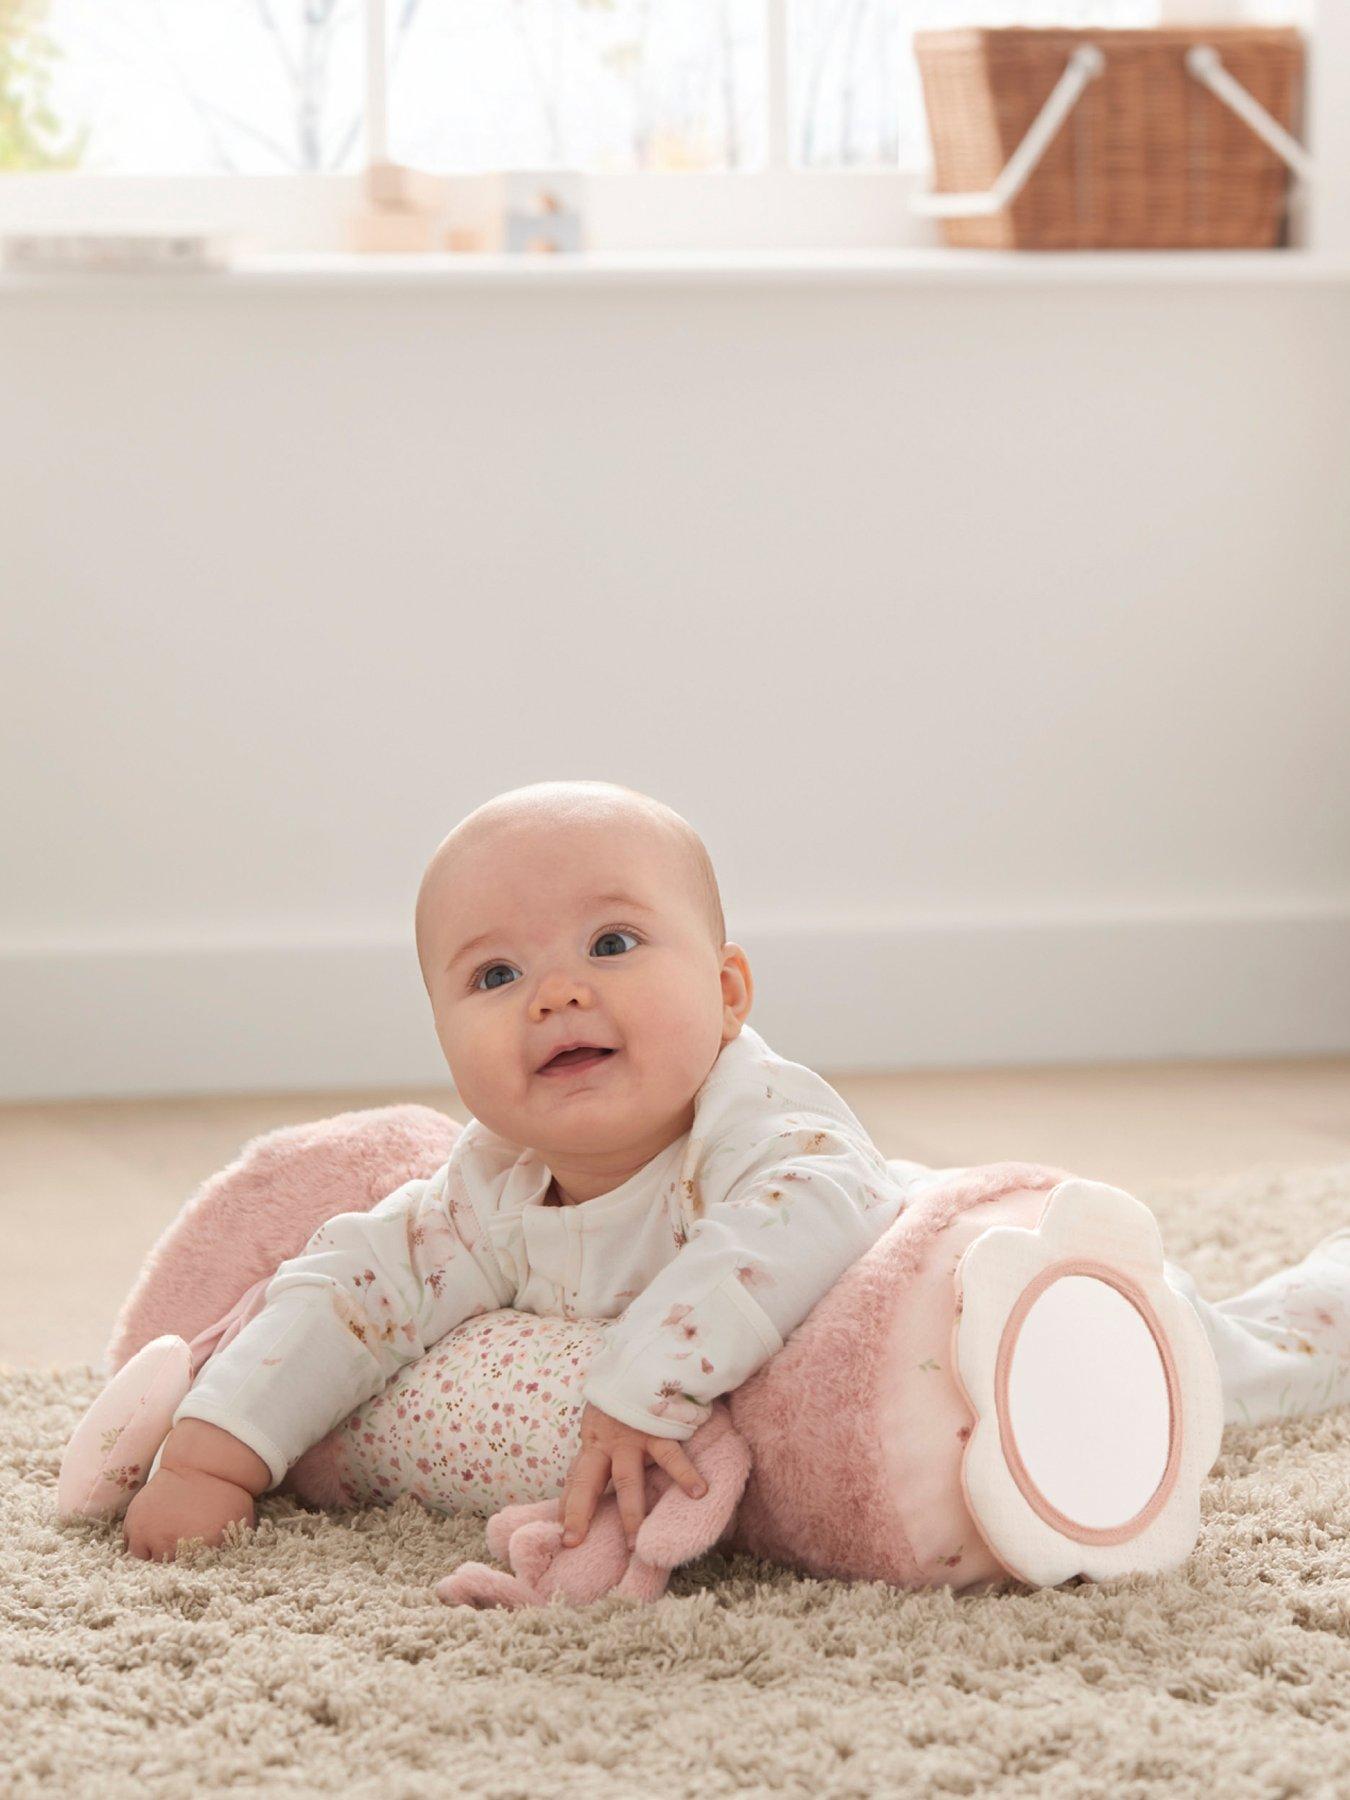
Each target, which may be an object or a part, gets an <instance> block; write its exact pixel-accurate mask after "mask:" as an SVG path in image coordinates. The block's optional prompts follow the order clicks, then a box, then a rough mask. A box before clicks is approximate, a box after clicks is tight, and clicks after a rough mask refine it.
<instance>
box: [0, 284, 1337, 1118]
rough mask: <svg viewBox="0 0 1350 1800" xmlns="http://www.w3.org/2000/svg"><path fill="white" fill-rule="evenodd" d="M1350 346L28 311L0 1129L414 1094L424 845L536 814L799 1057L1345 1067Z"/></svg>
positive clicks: (775, 325)
mask: <svg viewBox="0 0 1350 1800" xmlns="http://www.w3.org/2000/svg"><path fill="white" fill-rule="evenodd" d="M1045 266H1046V268H1047V270H1052V269H1054V267H1055V266H1056V264H1055V263H1054V262H1052V263H1048V264H1046V265H1045ZM1348 309H1350V286H1347V284H1346V283H1345V282H1344V281H1339V280H1327V281H1321V282H1313V281H1308V282H1303V281H1278V282H1275V281H1272V282H1256V281H1252V282H1245V281H1237V280H1235V281H1233V282H1231V283H1228V282H1221V281H1215V280H1204V281H1199V282H1197V283H1195V284H1188V283H1186V282H1183V281H1180V280H1176V279H1167V278H1165V277H1160V278H1158V279H1156V280H1141V279H1126V278H1124V277H1122V278H1121V279H1120V280H1115V279H1112V278H1108V277H1104V278H1103V279H1102V280H1100V281H1092V282H1083V281H1063V280H1060V279H1059V278H1058V277H1056V276H1054V275H1052V274H1049V273H1047V276H1046V279H1045V280H1044V282H1041V281H1039V280H1036V279H1027V278H1025V276H1023V277H1021V278H1019V279H1018V280H1016V281H1011V282H1004V281H1002V280H996V279H992V278H991V280H990V282H989V283H988V284H982V283H979V282H974V281H971V280H970V279H969V278H968V277H966V278H962V279H954V280H952V281H950V282H948V281H946V280H942V279H935V280H928V281H925V280H919V279H914V280H904V279H900V278H897V279H896V280H894V281H886V282H878V283H874V284H870V285H869V284H866V283H860V282H850V281H848V280H845V279H840V280H839V281H837V282H816V283H809V282H795V281H793V280H791V279H789V278H787V277H781V278H778V277H775V278H773V279H768V278H766V279H746V280H736V279H728V280H723V281H711V280H710V281H707V282H701V283H700V282H683V283H670V284H667V283H664V282H662V281H659V280H648V281H646V282H639V281H636V280H635V281H634V282H632V283H631V284H629V283H625V282H622V281H619V282H610V283H601V282H596V283H594V284H587V283H581V282H578V283H575V284H565V283H561V282H537V283H527V284H516V285H500V286H499V285H495V284H490V283H478V284H475V283H466V282H455V281H450V280H447V281H446V282H444V283H442V284H439V285H438V284H436V283H434V282H423V283H420V284H419V283H416V282H409V283H408V284H407V285H406V286H400V284H399V283H398V282H396V281H393V280H388V281H382V282H377V283H374V284H371V285H370V286H369V287H363V286H360V285H345V286H344V285H341V284H334V285H332V286H325V285H323V284H321V283H317V282H316V283H309V284H307V283H298V284H295V285H289V286H288V285H285V284H275V285H269V284H266V283H260V282H253V283H250V282H248V281H244V280H240V281H237V282H233V283H231V282H224V283H222V284H220V285H218V286H216V287H211V286H209V285H207V286H197V285H194V284H193V283H192V281H191V279H190V278H187V279H185V280H182V282H181V285H179V286H175V285H174V284H173V283H172V281H165V282H161V283H160V284H158V285H156V284H153V283H140V284H131V285H128V286H127V287H125V288H119V287H118V286H117V285H116V282H115V281H113V280H105V281H104V282H103V283H102V284H93V285H87V286H83V287H81V286H74V287H63V286H61V285H60V284H59V283H36V284H33V285H31V286H24V285H23V284H22V283H19V282H14V281H11V282H10V283H9V284H8V285H6V286H4V287H3V288H0V407H2V408H3V420H4V428H3V431H0V518H2V519H3V545H2V548H0V581H3V599H4V607H3V618H4V625H3V630H4V637H5V643H4V645H3V653H4V665H3V686H4V706H3V717H2V718H0V731H3V733H4V738H5V749H4V762H3V775H2V777H0V779H2V780H3V787H2V788H0V807H2V808H3V820H2V822H3V831H4V880H3V890H2V891H0V1006H2V1007H3V1010H4V1014H5V1017H6V1021H7V1024H6V1037H5V1049H4V1060H3V1065H2V1066H0V1092H3V1093H6V1094H8V1095H10V1096H18V1095H57V1094H74V1093H103V1094H116V1093H137V1092H170V1091H179V1090H200V1089H211V1088H234V1089H246V1088H253V1087H265V1086H269V1085H286V1086H290V1087H295V1088H303V1087H307V1086H311V1085H312V1086H318V1085H322V1084H327V1083H336V1082H352V1083H358V1082H378V1083H389V1084H393V1085H396V1084H400V1083H409V1084H411V1083H416V1082H421V1081H425V1080H435V1079H439V1078H440V1076H441V1075H442V1074H443V1067H442V1065H441V1063H440V1059H439V1052H438V1051H437V1048H436V1045H435V1041H434V1038H433V1035H432V1032H431V1028H430V1023H429V1019H428V1017H427V1016H426V1008H425V1000H424V997H423V995H422V991H421V986H420V982H419V978H418V975H417V968H416V960H415V956H414V953H413V950H412V934H411V909H412V901H413V896H414V894H415V891H416V885H417V880H418V877H419V875H420V871H421V868H422V864H423V862H424V860H425V858H426V856H427V855H428V854H429V852H430V850H431V849H432V847H433V846H434V844H435V843H436V841H437V840H438V839H439V837H440V836H441V835H442V834H443V832H444V831H446V830H447V829H448V828H449V826H450V825H451V824H453V823H454V822H455V820H456V819H458V818H459V817H460V816H461V815H462V814H463V813H464V812H465V811H467V810H468V809H470V808H471V807H472V806H475V805H477V804H478V803H479V802H480V801H482V800H483V799H485V798H487V797H488V796H489V795H491V794H493V793H496V792H498V791H500V790H501V789H503V788H506V787H510V786H513V785H515V784H517V783H520V782H524V781H530V780H536V779H540V778H543V777H546V776H581V775H589V776H601V777H608V778H612V779H616V780H619V781H623V782H627V783H629V784H631V785H633V786H635V787H638V788H641V789H643V790H646V791H648V792H651V793H653V794H656V795H658V796H659V797H660V798H662V799H664V800H666V801H667V802H669V803H670V804H671V805H673V806H674V807H676V808H677V809H678V810H680V811H681V812H683V813H684V814H685V815H686V816H687V817H689V818H690V819H691V820H692V821H693V823H694V824H695V825H696V826H697V827H698V828H699V829H700V830H701V831H702V832H703V834H704V836H705V838H706V840H707V842H708V844H709V847H710V849H711V851H712V853H713V856H714V859H715V861H716V863H717V866H718V869H719V873H720V877H721V881H722V886H723V893H724V898H725V902H726V910H727V915H728V922H729V928H730V931H731V934H732V936H733V938H735V939H736V940H737V941H738V942H741V943H743V944H744V945H745V946H746V948H747V950H748V952H749V955H750V958H751V961H752V964H753V966H754V968H755V970H756V973H757V977H758V994H757V1001H756V1007H755V1021H756V1024H757V1026H758V1027H759V1028H760V1029H761V1030H763V1031H764V1032H765V1034H766V1036H768V1037H769V1038H770V1041H771V1042H774V1043H775V1045H776V1046H777V1047H779V1048H781V1049H782V1050H783V1051H784V1053H786V1054H789V1055H795V1056H798V1057H800V1058H801V1059H803V1060H806V1061H809V1062H816V1063H820V1064H823V1065H828V1066H830V1067H833V1068H836V1069H844V1068H854V1069H862V1068H884V1067H898V1066H910V1065H915V1064H922V1063H939V1064H941V1063H946V1064H957V1063H968V1062H969V1063H994V1062H1002V1061H1009V1062H1012V1061H1060V1060H1071V1059H1081V1058H1109V1057H1138V1056H1171V1055H1188V1054H1196V1055H1210V1056H1229V1055H1244V1054H1260V1053H1266V1052H1269V1053H1300V1052H1310V1053H1311V1052H1321V1051H1331V1050H1337V1049H1341V1050H1343V1049H1346V1048H1350V754H1348V753H1347V728H1346V686H1347V674H1348V673H1350V581H1348V580H1347V550H1350V524H1348V522H1347V521H1348V520H1350V509H1347V508H1346V506H1345V504H1344V483H1345V475H1344V470H1345V451H1346V432H1347V426H1346V420H1347V417H1350V331H1347V324H1350V317H1348Z"/></svg>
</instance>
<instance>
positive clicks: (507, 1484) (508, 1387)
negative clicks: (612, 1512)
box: [330, 1308, 604, 1514]
mask: <svg viewBox="0 0 1350 1800" xmlns="http://www.w3.org/2000/svg"><path fill="white" fill-rule="evenodd" d="M603 1332H604V1325H603V1323H602V1322H601V1321H599V1320H591V1319H575V1320H562V1319H554V1318H540V1317H537V1316H536V1315H535V1314H533V1313H524V1312H516V1311H514V1310H513V1309H511V1308H504V1309H503V1310H501V1311H500V1312H492V1313H482V1314H480V1315H479V1316H478V1317H476V1318H473V1319H466V1320H465V1321H464V1323H463V1324H462V1325H457V1326H456V1327H455V1328H454V1330H453V1331H450V1332H447V1334H446V1335H445V1336H444V1337H443V1338H441V1339H440V1340H439V1342H438V1343H436V1344H434V1345H433V1346H432V1347H431V1349H429V1350H428V1351H426V1353H425V1354H424V1355H422V1356H420V1357H419V1358H418V1359H417V1361H416V1362H414V1363H410V1364H409V1366H408V1367H407V1368H406V1369H404V1370H403V1371H402V1372H401V1373H400V1374H399V1375H397V1376H395V1378H394V1379H393V1380H392V1381H391V1382H390V1383H389V1385H388V1386H387V1387H386V1388H384V1389H383V1390H382V1391H381V1392H380V1393H378V1394H376V1395H374V1396H373V1397H372V1398H371V1399H370V1400H367V1401H366V1402H365V1403H364V1405H362V1406H360V1407H358V1408H357V1409H356V1411H355V1412H353V1413H351V1414H350V1415H349V1416H348V1417H347V1418H346V1419H345V1420H344V1421H343V1422H342V1423H341V1424H340V1425H339V1426H338V1427H337V1428H336V1430H335V1431H334V1432H333V1434H332V1438H331V1440H330V1442H331V1444H332V1446H333V1449H334V1452H335V1458H336V1467H337V1474H338V1478H339V1481H340V1483H341V1488H342V1499H343V1502H344V1504H346V1505H348V1506H353V1507H355V1506H365V1505H367V1504H369V1503H371V1502H375V1503H378V1504H381V1505H387V1504H388V1503H389V1502H390V1501H393V1500H396V1499H397V1498H398V1497H399V1495H400V1494H412V1495H414V1496H415V1498H417V1499H418V1500H420V1501H421V1502H422V1504H423V1505H424V1506H428V1507H430V1508H431V1509H432V1510H433V1511H436V1512H444V1513H479V1514H487V1513H493V1512H497V1511H499V1510H500V1509H501V1508H502V1507H504V1506H513V1505H519V1504H522V1503H524V1502H528V1501H537V1500H551V1499H553V1498H554V1497H555V1496H556V1495H558V1494H561V1492H562V1490H563V1486H564V1484H565V1482H566V1480H567V1471H568V1469H569V1468H570V1467H571V1464H572V1462H573V1460H574V1459H575V1457H576V1454H577V1452H578V1450H579V1449H580V1448H581V1414H582V1411H583V1409H584V1407H585V1404H586V1402H585V1400H584V1399H583V1397H582V1393H581V1384H582V1381H583V1380H584V1379H585V1376H586V1371H587V1369H588V1368H589V1367H590V1364H591V1359H592V1357H593V1356H594V1355H595V1353H596V1351H597V1349H598V1348H599V1346H600V1342H601V1339H602V1336H603Z"/></svg>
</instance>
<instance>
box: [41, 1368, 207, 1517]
mask: <svg viewBox="0 0 1350 1800" xmlns="http://www.w3.org/2000/svg"><path fill="white" fill-rule="evenodd" d="M191 1386H192V1352H191V1350H190V1349H189V1348H188V1346H187V1344H185V1343H184V1341H183V1339H182V1338H180V1337H174V1336H172V1335H169V1336H166V1337H158V1338H155V1339H153V1341H152V1342H150V1343H148V1344H146V1345H145V1347H144V1348H143V1349H141V1350H138V1351H137V1352H136V1354H135V1356H133V1357H132V1359H131V1361H130V1362H128V1363H125V1364H124V1365H123V1366H122V1368H120V1369H119V1370H118V1372H117V1374H116V1375H114V1376H113V1378H112V1380H111V1381H110V1382H109V1383H108V1385H107V1387H105V1388H104V1390H103V1392H102V1393H101V1394H100V1395H99V1397H98V1399H97V1400H95V1402H94V1404H93V1405H92V1406H91V1407H90V1408H89V1410H88V1412H87V1413H86V1414H85V1415H84V1417H83V1418H82V1419H81V1420H80V1422H79V1424H78V1425H77V1426H76V1427H75V1429H74V1431H73V1432H72V1433H71V1437H70V1442H69V1443H68V1444H67V1445H66V1448H65V1452H64V1454H63V1455H62V1457H61V1472H60V1474H59V1475H58V1476H57V1481H56V1510H57V1513H58V1515H59V1517H61V1518H62V1519H119V1518H121V1516H122V1514H123V1513H124V1512H125V1511H126V1510H127V1508H128V1507H129V1506H130V1505H131V1502H132V1500H133V1499H134V1498H135V1496H136V1494H137V1493H138V1492H139V1490H140V1489H141V1488H142V1487H144V1485H145V1482H146V1478H147V1477H148V1476H149V1474H150V1465H151V1464H152V1463H153V1462H154V1460H155V1456H156V1454H157V1453H158V1451H159V1447H160V1445H161V1444H162V1443H163V1442H164V1440H165V1438H166V1437H168V1435H169V1427H170V1425H171V1424H172V1423H173V1415H174V1414H175V1413H176V1412H177V1411H178V1408H179V1405H180V1404H181V1402H182V1400H183V1398H184V1396H185V1395H186V1393H187V1391H188V1389H189V1388H190V1387H191Z"/></svg>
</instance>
